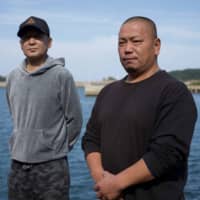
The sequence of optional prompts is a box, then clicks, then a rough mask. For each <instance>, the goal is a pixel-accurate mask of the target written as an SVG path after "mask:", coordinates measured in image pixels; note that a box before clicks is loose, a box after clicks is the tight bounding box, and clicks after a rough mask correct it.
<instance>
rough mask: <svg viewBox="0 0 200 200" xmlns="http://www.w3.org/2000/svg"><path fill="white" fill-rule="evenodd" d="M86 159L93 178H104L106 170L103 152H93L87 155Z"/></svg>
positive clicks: (97, 179)
mask: <svg viewBox="0 0 200 200" xmlns="http://www.w3.org/2000/svg"><path fill="white" fill-rule="evenodd" d="M86 160H87V164H88V167H89V170H90V173H91V176H92V178H93V180H94V181H95V182H98V181H99V180H101V179H102V178H103V172H104V169H103V166H102V162H101V154H100V153H99V152H92V153H90V154H88V155H87V157H86Z"/></svg>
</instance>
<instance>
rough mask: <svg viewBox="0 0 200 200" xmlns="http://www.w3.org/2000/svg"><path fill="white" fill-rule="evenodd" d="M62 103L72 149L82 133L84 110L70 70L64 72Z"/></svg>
mask: <svg viewBox="0 0 200 200" xmlns="http://www.w3.org/2000/svg"><path fill="white" fill-rule="evenodd" d="M61 105H62V106H63V112H64V115H65V119H66V128H67V134H68V137H69V139H68V140H69V149H72V147H73V145H74V144H75V142H76V141H77V139H78V136H79V135H80V131H81V126H82V111H81V105H80V100H79V96H78V93H77V90H76V86H75V83H74V80H73V77H72V75H71V74H70V73H69V72H68V71H65V72H64V73H63V74H62V85H61Z"/></svg>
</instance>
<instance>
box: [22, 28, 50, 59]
mask: <svg viewBox="0 0 200 200" xmlns="http://www.w3.org/2000/svg"><path fill="white" fill-rule="evenodd" d="M20 44H21V49H22V51H23V52H24V55H25V56H26V57H27V58H28V59H33V60H35V59H39V58H41V57H43V56H45V55H46V53H47V51H48V48H50V47H51V39H50V38H49V37H48V36H47V35H45V34H43V33H42V32H40V31H38V30H36V29H30V30H27V31H26V33H24V35H23V36H22V38H21V41H20Z"/></svg>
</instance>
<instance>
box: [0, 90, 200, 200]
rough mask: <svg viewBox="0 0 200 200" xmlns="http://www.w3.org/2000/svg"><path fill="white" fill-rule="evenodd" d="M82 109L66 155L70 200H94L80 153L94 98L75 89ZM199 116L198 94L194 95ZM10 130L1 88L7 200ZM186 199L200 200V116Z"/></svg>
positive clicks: (0, 174) (1, 162)
mask: <svg viewBox="0 0 200 200" xmlns="http://www.w3.org/2000/svg"><path fill="white" fill-rule="evenodd" d="M78 91H79V95H80V99H81V104H82V108H83V117H84V123H83V128H82V133H81V136H80V139H79V141H78V142H77V143H76V145H75V147H74V149H73V150H72V151H71V152H70V154H69V164H70V173H71V190H70V194H71V195H70V196H71V200H94V199H95V193H94V192H93V182H92V180H91V178H90V175H89V172H88V169H87V167H86V163H85V160H84V156H83V152H82V150H81V141H80V140H81V137H82V134H83V132H84V130H85V126H86V123H87V120H88V118H89V116H90V112H91V109H92V106H93V104H94V101H95V97H86V96H85V95H84V90H83V89H81V88H80V89H78ZM193 96H194V99H195V102H196V105H197V108H198V113H200V94H194V95H193ZM11 131H12V124H11V119H10V114H9V110H8V107H7V103H6V97H5V89H4V88H0V200H7V176H8V172H9V166H10V156H9V152H8V139H9V137H10V133H11ZM185 195H186V200H200V117H199V118H198V121H197V123H196V127H195V133H194V137H193V140H192V146H191V152H190V157H189V176H188V182H187V185H186V187H185Z"/></svg>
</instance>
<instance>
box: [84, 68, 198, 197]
mask: <svg viewBox="0 0 200 200" xmlns="http://www.w3.org/2000/svg"><path fill="white" fill-rule="evenodd" d="M196 118H197V111H196V107H195V104H194V101H193V98H192V95H191V93H190V92H189V91H188V89H187V88H186V86H185V85H184V84H183V83H182V82H179V81H177V80H176V79H174V78H172V77H171V76H170V75H168V74H167V73H166V72H165V71H159V72H158V73H156V74H155V75H153V76H152V77H150V78H148V79H146V80H144V81H141V82H138V83H133V84H130V83H126V82H125V80H124V79H123V80H120V81H117V82H115V83H112V84H110V85H108V86H107V87H105V88H104V89H103V90H102V92H101V93H100V94H99V95H98V97H97V99H96V102H95V106H94V108H93V111H92V115H91V117H90V119H89V122H88V124H87V128H86V133H85V135H84V137H83V140H82V146H83V150H84V151H85V154H86V155H87V154H89V153H91V152H100V153H101V156H102V163H103V167H104V169H105V170H107V171H110V172H111V173H114V174H116V173H118V172H120V171H122V170H124V169H126V168H127V167H129V166H131V165H132V164H134V163H135V162H137V161H138V160H139V159H141V158H143V159H144V161H145V163H146V165H147V167H148V168H149V170H150V171H151V173H152V175H153V176H155V177H156V178H155V179H154V180H153V181H150V182H147V183H143V184H139V185H136V186H132V187H130V188H127V190H125V191H124V194H125V199H131V200H132V199H134V200H147V199H148V200H165V199H166V200H168V199H170V198H171V199H173V200H180V199H182V198H183V196H184V194H183V189H184V185H185V182H186V178H187V159H188V155H189V149H190V144H191V139H192V135H193V130H194V125H195V121H196Z"/></svg>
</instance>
